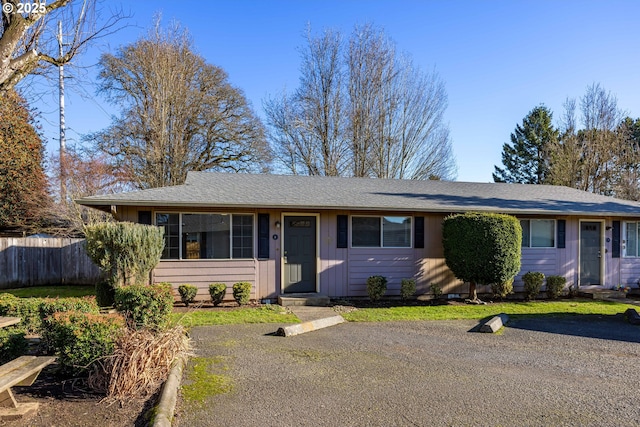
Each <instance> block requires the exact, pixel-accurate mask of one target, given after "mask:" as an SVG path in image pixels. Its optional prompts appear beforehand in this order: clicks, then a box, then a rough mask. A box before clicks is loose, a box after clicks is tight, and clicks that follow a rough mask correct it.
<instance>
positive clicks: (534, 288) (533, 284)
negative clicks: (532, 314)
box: [522, 271, 544, 300]
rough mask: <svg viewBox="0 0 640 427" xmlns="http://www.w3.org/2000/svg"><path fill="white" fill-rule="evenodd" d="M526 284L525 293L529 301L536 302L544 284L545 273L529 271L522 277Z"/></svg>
mask: <svg viewBox="0 0 640 427" xmlns="http://www.w3.org/2000/svg"><path fill="white" fill-rule="evenodd" d="M522 281H523V282H524V293H525V298H526V299H527V300H534V299H536V298H537V297H538V294H539V293H540V289H541V288H542V282H544V273H541V272H539V271H528V272H527V273H526V274H524V275H523V276H522Z"/></svg>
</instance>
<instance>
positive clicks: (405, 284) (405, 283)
mask: <svg viewBox="0 0 640 427" xmlns="http://www.w3.org/2000/svg"><path fill="white" fill-rule="evenodd" d="M415 293H416V281H415V280H414V279H402V281H401V282H400V296H401V297H402V299H404V300H407V299H409V298H411V297H412V296H413V295H414V294H415Z"/></svg>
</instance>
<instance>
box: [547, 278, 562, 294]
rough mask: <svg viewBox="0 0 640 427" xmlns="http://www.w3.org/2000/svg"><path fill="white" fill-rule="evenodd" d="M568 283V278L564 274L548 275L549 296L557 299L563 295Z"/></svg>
mask: <svg viewBox="0 0 640 427" xmlns="http://www.w3.org/2000/svg"><path fill="white" fill-rule="evenodd" d="M566 285H567V278H566V277H564V276H549V277H547V298H549V299H557V298H558V297H559V296H560V295H562V291H563V290H564V287H565V286H566Z"/></svg>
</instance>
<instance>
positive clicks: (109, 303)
mask: <svg viewBox="0 0 640 427" xmlns="http://www.w3.org/2000/svg"><path fill="white" fill-rule="evenodd" d="M115 293H116V291H115V289H114V288H113V285H112V284H111V282H110V281H109V280H100V281H99V282H98V283H96V301H97V302H98V305H99V306H100V307H113V302H114V298H115Z"/></svg>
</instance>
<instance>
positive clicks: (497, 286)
mask: <svg viewBox="0 0 640 427" xmlns="http://www.w3.org/2000/svg"><path fill="white" fill-rule="evenodd" d="M491 292H492V293H493V296H494V298H496V297H498V298H504V297H506V296H507V295H509V294H512V293H513V279H512V280H507V281H506V282H504V283H492V284H491Z"/></svg>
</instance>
